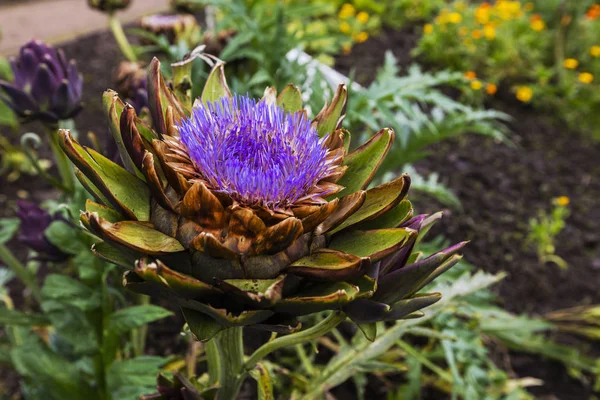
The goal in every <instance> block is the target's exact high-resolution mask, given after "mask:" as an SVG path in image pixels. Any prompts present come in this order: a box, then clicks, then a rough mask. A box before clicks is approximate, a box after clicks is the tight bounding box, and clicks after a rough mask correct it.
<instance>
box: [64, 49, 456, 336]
mask: <svg viewBox="0 0 600 400" xmlns="http://www.w3.org/2000/svg"><path fill="white" fill-rule="evenodd" d="M173 76H175V74H174V75H173ZM191 84H192V85H193V84H194V82H191ZM171 87H177V84H176V82H175V83H174V84H173V85H172V86H171V85H168V84H167V83H166V82H165V80H164V78H163V76H162V74H161V72H160V63H159V62H158V60H156V59H155V60H153V61H152V63H151V65H150V69H149V72H148V101H149V110H150V114H151V117H152V127H151V126H149V125H147V124H146V123H144V122H143V121H142V120H141V119H140V118H138V117H137V115H136V112H135V110H134V109H133V107H131V106H130V105H127V104H125V103H124V102H123V101H121V100H120V99H119V97H118V95H117V94H116V93H114V92H107V94H105V103H106V109H107V111H108V114H109V115H108V117H109V118H108V119H109V125H110V127H111V130H112V133H113V135H114V137H115V138H116V141H117V144H118V146H119V151H120V154H121V159H122V160H123V167H120V166H118V165H115V164H114V163H112V162H111V161H110V160H108V159H107V158H105V157H103V156H102V155H100V154H98V153H97V152H95V151H94V150H92V149H89V148H85V147H83V146H81V145H80V144H79V143H77V142H76V141H75V140H74V139H73V138H72V137H71V135H70V134H69V132H68V131H61V137H62V146H63V149H64V150H65V152H66V153H67V154H68V156H69V158H70V159H71V160H72V161H73V163H74V164H75V165H76V166H77V170H78V178H79V179H80V181H81V183H82V184H83V186H84V187H86V188H87V189H88V190H89V191H90V193H91V194H92V195H93V196H94V197H95V198H96V200H97V202H93V201H88V203H87V206H86V210H85V211H84V212H83V213H82V216H81V222H82V224H83V225H84V226H85V227H86V228H87V229H89V230H90V231H91V232H92V233H93V234H94V235H96V236H98V237H99V238H101V239H102V242H99V243H97V244H95V245H94V248H93V251H94V252H95V254H97V255H98V256H99V257H102V258H103V259H105V260H108V261H110V262H113V263H115V264H118V265H121V266H123V267H125V268H127V269H128V271H127V272H125V274H124V276H123V281H124V285H125V286H126V287H127V288H129V289H131V290H133V291H136V292H138V293H143V294H147V295H152V296H162V297H164V298H166V299H168V301H171V302H172V303H173V304H176V305H178V306H180V307H181V309H182V311H183V314H184V316H185V318H186V320H187V322H188V325H189V326H190V329H191V331H192V332H193V333H194V334H195V335H196V337H197V338H198V339H199V340H209V339H210V338H211V337H213V336H214V335H216V334H217V333H219V332H220V331H222V330H224V329H227V328H230V327H234V326H252V327H254V328H257V329H264V330H268V331H276V332H281V333H289V332H293V331H295V330H297V329H299V328H300V323H299V322H298V320H297V317H298V316H302V315H307V314H312V313H315V312H320V311H326V310H341V311H343V312H344V313H345V314H346V315H347V316H348V317H349V318H350V319H352V320H354V321H355V322H356V323H358V324H359V326H360V327H361V329H362V330H363V332H365V334H366V335H367V337H369V338H373V336H374V327H375V326H376V325H375V323H376V322H378V321H393V320H398V319H403V318H414V317H418V316H419V315H420V314H419V310H420V309H422V308H423V307H426V306H428V305H430V304H433V303H435V302H436V301H438V300H439V299H440V295H439V293H433V294H422V293H418V292H419V291H420V290H421V289H422V288H423V287H424V286H425V285H427V284H428V283H429V282H431V281H432V280H433V279H434V278H436V277H437V276H438V275H440V274H441V273H442V272H444V271H445V270H447V269H448V268H450V267H451V266H453V265H454V264H456V263H457V262H458V261H459V260H460V258H461V256H460V255H459V254H458V252H459V250H460V249H461V248H462V247H463V246H464V243H460V244H458V245H455V246H453V247H451V248H449V249H447V250H444V251H441V252H439V253H436V254H434V255H432V256H430V257H427V258H424V259H420V258H419V256H418V254H412V250H413V247H414V245H415V242H416V240H417V237H418V236H419V234H420V233H421V232H425V231H426V230H427V227H428V226H429V225H430V224H431V223H432V222H433V221H434V220H435V219H436V218H437V216H432V217H429V218H425V216H419V217H414V218H413V211H412V206H411V203H410V202H409V201H408V200H407V198H406V196H407V193H408V189H409V186H410V178H409V177H408V175H406V174H405V175H402V176H400V177H398V178H397V179H395V180H393V181H391V182H388V183H384V184H382V185H379V186H375V187H372V188H369V187H370V183H371V181H372V180H373V178H374V176H375V174H376V172H377V169H378V167H379V166H380V165H381V163H382V162H383V160H384V158H385V156H386V154H387V153H388V151H389V149H390V147H391V145H392V141H393V138H394V132H393V131H392V130H391V129H389V128H384V129H382V130H380V131H379V132H378V133H377V134H375V135H374V136H373V137H371V138H370V139H369V140H368V141H367V142H366V143H364V144H362V145H360V146H358V147H357V148H356V149H354V150H353V151H349V148H350V133H349V132H348V131H346V130H344V129H342V128H341V123H342V120H343V117H344V110H345V106H346V97H347V89H346V86H345V85H340V86H339V87H338V88H337V91H336V94H335V96H334V98H333V99H332V101H331V104H326V105H325V107H323V109H322V110H321V111H320V112H319V113H318V115H317V116H316V117H315V118H314V119H312V120H311V119H309V118H308V113H307V111H306V110H304V109H303V105H302V95H301V93H300V91H299V90H298V88H297V87H296V86H294V85H288V86H287V87H286V88H285V89H284V90H283V91H282V92H281V93H280V94H279V95H277V92H276V90H275V89H273V88H267V89H266V90H265V95H264V97H263V98H262V99H254V98H251V97H249V96H243V95H235V94H232V93H231V92H230V90H229V88H228V86H227V82H226V79H225V75H224V69H223V64H222V63H219V64H217V65H216V66H215V67H214V68H213V70H212V71H211V73H210V75H209V77H208V79H207V82H206V83H205V85H204V90H203V92H202V96H201V97H200V98H199V99H196V100H195V101H193V102H192V101H191V100H190V99H189V98H188V97H187V96H183V95H182V94H178V93H177V92H173V91H172V90H171ZM365 310H367V311H365Z"/></svg>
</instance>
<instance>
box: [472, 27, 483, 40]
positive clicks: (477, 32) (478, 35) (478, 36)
mask: <svg viewBox="0 0 600 400" xmlns="http://www.w3.org/2000/svg"><path fill="white" fill-rule="evenodd" d="M471 37H472V38H473V39H481V38H482V37H483V34H482V33H481V31H480V30H479V29H475V30H474V31H473V32H471Z"/></svg>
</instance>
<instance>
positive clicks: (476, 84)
mask: <svg viewBox="0 0 600 400" xmlns="http://www.w3.org/2000/svg"><path fill="white" fill-rule="evenodd" d="M482 87H483V83H481V81H480V80H477V79H475V80H472V81H471V89H473V90H481V88H482Z"/></svg>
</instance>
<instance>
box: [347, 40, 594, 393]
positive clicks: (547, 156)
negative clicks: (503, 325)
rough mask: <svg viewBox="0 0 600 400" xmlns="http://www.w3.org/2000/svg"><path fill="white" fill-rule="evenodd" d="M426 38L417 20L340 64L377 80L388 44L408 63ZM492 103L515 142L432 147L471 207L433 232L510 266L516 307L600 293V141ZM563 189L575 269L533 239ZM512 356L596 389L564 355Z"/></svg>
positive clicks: (462, 141)
mask: <svg viewBox="0 0 600 400" xmlns="http://www.w3.org/2000/svg"><path fill="white" fill-rule="evenodd" d="M417 41H418V33H417V29H415V28H411V29H406V30H402V31H384V32H383V33H382V35H381V36H380V37H374V38H372V39H370V40H369V41H367V42H365V43H363V44H361V45H358V46H356V47H355V48H354V49H353V50H352V53H351V54H349V55H347V56H343V57H340V58H339V59H338V60H337V64H336V67H337V69H338V70H340V71H341V72H345V73H349V72H350V70H351V69H352V70H354V71H355V77H356V80H357V81H358V82H359V83H361V84H368V83H369V82H370V81H371V80H373V79H374V76H375V72H376V70H377V68H378V67H379V66H380V65H381V64H382V63H383V57H384V53H385V51H386V50H388V49H389V50H392V52H393V53H394V56H395V57H396V58H397V59H398V62H399V64H400V65H401V66H402V67H406V66H408V65H410V64H411V63H413V62H415V60H414V59H412V58H411V56H410V51H411V49H412V48H414V47H415V45H416V43H417ZM488 106H489V107H490V108H495V109H498V110H501V111H504V112H506V113H508V114H510V115H511V116H512V117H513V118H514V121H513V123H512V124H511V126H510V128H511V130H512V134H511V137H510V139H511V141H512V142H513V145H499V144H498V143H496V142H495V141H493V140H491V139H489V138H484V137H480V136H477V135H464V136H462V137H459V138H456V139H452V140H449V141H447V142H444V143H440V144H437V145H435V146H433V147H432V148H431V155H430V156H429V157H428V158H427V159H426V160H423V161H421V162H419V163H418V164H417V165H416V167H417V169H418V170H419V171H420V172H423V173H429V172H438V173H439V174H440V175H441V176H442V177H443V179H444V180H445V181H446V183H447V184H448V186H449V187H450V188H451V189H452V190H453V191H454V193H455V194H456V195H457V196H458V198H459V199H460V200H461V202H462V205H463V209H462V210H461V211H456V210H445V218H444V219H443V220H442V221H441V223H440V224H438V225H437V226H436V227H435V228H434V231H433V232H432V234H433V235H435V234H436V233H437V234H443V235H445V236H446V237H448V239H450V241H451V242H457V241H461V240H465V239H467V240H471V243H470V244H469V246H468V247H467V249H466V250H465V256H466V258H467V259H468V260H469V261H470V262H471V263H473V264H474V265H476V266H477V267H479V268H481V269H484V270H486V271H488V272H500V271H506V272H507V273H508V276H507V278H506V279H504V281H502V282H501V283H500V284H499V285H498V286H497V288H496V290H497V292H498V294H499V295H500V298H501V301H502V302H503V305H504V306H505V307H506V308H507V309H508V310H510V311H513V312H517V313H528V314H530V315H542V314H544V313H546V312H549V311H552V310H557V309H561V308H566V307H571V306H575V305H583V304H598V303H600V292H599V291H598V283H599V282H600V230H599V229H598V221H600V208H599V205H600V201H599V199H600V181H598V178H597V177H598V176H599V175H600V162H598V157H600V143H592V142H590V140H588V139H587V138H585V137H582V136H580V135H579V134H577V133H576V132H573V131H572V130H571V131H570V130H569V129H568V128H567V127H566V126H564V125H563V124H561V123H560V122H556V119H555V118H552V116H551V115H547V114H544V112H540V111H538V110H534V109H532V108H531V107H528V106H525V105H523V104H522V103H518V102H517V101H516V100H513V98H512V97H511V96H510V95H508V94H503V93H502V91H500V94H499V96H498V97H497V98H495V99H492V101H490V104H489V105H488ZM557 196H568V197H569V198H570V199H571V204H570V209H571V215H570V217H569V218H568V220H567V227H566V228H565V229H564V230H563V232H562V233H561V234H560V236H559V237H558V239H557V241H556V249H557V254H558V255H559V256H560V257H562V258H563V259H564V260H565V261H566V262H567V263H568V265H569V267H568V269H566V270H561V269H560V268H558V267H557V266H556V265H553V264H541V263H540V262H539V260H538V258H537V256H536V254H535V252H534V251H533V249H531V248H528V247H527V246H526V245H525V237H526V236H527V233H528V221H529V219H530V218H532V217H535V216H537V213H538V210H550V209H551V207H552V199H553V198H555V197H557ZM416 207H417V209H418V210H419V211H420V212H433V211H437V210H439V209H440V207H441V206H440V205H439V204H437V203H436V202H435V201H428V200H425V201H417V204H416ZM511 361H512V366H513V368H514V370H515V371H516V372H517V374H518V375H519V376H522V377H523V376H533V377H537V378H540V379H542V380H544V382H545V385H544V386H543V387H541V388H536V389H532V390H531V391H532V392H533V393H534V394H535V395H537V396H549V395H554V396H557V397H558V398H560V399H584V398H588V397H589V396H591V394H592V390H591V388H590V387H587V386H584V385H583V384H581V383H580V382H579V381H576V380H574V379H571V378H570V377H568V375H567V373H566V371H565V369H564V367H562V366H561V365H560V364H557V363H555V362H550V361H548V360H540V359H539V358H538V357H531V356H524V355H518V356H516V357H513V358H512V360H511Z"/></svg>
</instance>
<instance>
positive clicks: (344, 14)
mask: <svg viewBox="0 0 600 400" xmlns="http://www.w3.org/2000/svg"><path fill="white" fill-rule="evenodd" d="M354 14H356V8H354V6H353V5H352V4H350V3H346V4H344V5H343V6H342V8H341V9H340V13H339V14H338V16H339V17H340V18H342V19H343V18H348V17H353V16H354Z"/></svg>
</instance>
